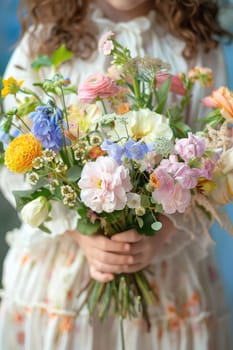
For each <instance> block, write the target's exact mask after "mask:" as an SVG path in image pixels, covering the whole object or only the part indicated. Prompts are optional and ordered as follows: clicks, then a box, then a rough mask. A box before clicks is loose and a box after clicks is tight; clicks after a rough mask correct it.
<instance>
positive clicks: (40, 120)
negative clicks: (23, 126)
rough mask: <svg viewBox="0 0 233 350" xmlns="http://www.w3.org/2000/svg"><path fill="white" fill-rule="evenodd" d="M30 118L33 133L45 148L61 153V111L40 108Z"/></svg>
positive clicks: (46, 107) (47, 106)
mask: <svg viewBox="0 0 233 350" xmlns="http://www.w3.org/2000/svg"><path fill="white" fill-rule="evenodd" d="M30 118H31V119H32V121H33V127H32V133H33V134H34V135H35V137H36V138H37V139H38V140H39V141H40V142H41V143H42V145H43V147H45V148H49V149H52V150H53V151H59V150H60V149H61V148H62V146H63V133H62V129H61V124H62V123H63V122H62V119H63V114H62V111H61V109H60V108H58V107H57V108H56V109H54V108H53V107H51V106H49V105H46V106H39V107H37V108H36V111H35V112H32V113H30Z"/></svg>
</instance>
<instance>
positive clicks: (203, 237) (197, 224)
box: [153, 205, 215, 264]
mask: <svg viewBox="0 0 233 350" xmlns="http://www.w3.org/2000/svg"><path fill="white" fill-rule="evenodd" d="M168 217H169V219H170V220H171V221H172V222H173V224H174V226H175V228H176V230H175V232H174V233H173V235H172V236H171V237H170V238H169V239H168V240H167V241H166V242H165V243H164V245H163V247H162V248H161V250H160V251H159V254H158V255H157V256H156V257H155V258H154V261H153V263H155V264H156V263H160V262H161V261H163V260H165V259H172V258H173V257H175V256H177V255H178V254H180V252H181V251H182V250H184V249H185V250H187V252H188V254H189V256H191V258H192V259H193V261H199V260H202V259H203V258H205V257H206V256H207V254H208V250H209V248H210V246H214V244H215V243H214V241H213V240H212V238H211V236H210V234H209V231H210V227H211V225H212V222H211V221H210V220H209V219H208V218H207V216H206V214H205V213H204V212H203V211H202V210H200V209H199V208H197V207H195V206H194V205H192V206H190V208H189V209H187V210H186V212H184V213H182V214H181V213H175V214H172V215H168Z"/></svg>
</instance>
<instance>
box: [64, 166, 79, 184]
mask: <svg viewBox="0 0 233 350" xmlns="http://www.w3.org/2000/svg"><path fill="white" fill-rule="evenodd" d="M81 172H82V168H81V167H80V166H78V165H73V166H72V167H71V168H69V170H68V171H67V173H66V177H67V180H68V181H71V182H75V181H77V180H78V179H80V176H81Z"/></svg>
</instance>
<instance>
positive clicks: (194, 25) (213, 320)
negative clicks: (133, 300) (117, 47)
mask: <svg viewBox="0 0 233 350" xmlns="http://www.w3.org/2000/svg"><path fill="white" fill-rule="evenodd" d="M23 5H24V6H25V7H24V6H23V8H22V10H23V13H26V16H25V17H24V19H23V34H24V36H23V39H22V41H21V43H20V44H19V46H18V48H17V49H16V50H15V53H14V54H13V56H12V58H11V60H10V62H9V65H8V68H7V71H6V73H5V75H6V76H7V77H8V76H14V77H15V78H16V79H17V80H21V79H24V80H25V81H26V82H27V86H28V84H30V83H31V84H32V82H33V81H36V80H38V79H39V78H43V77H49V76H50V75H51V72H50V70H49V69H43V70H41V72H40V77H38V73H36V72H35V71H33V70H32V69H31V68H30V62H31V60H32V59H33V58H34V57H35V56H36V55H38V54H39V53H46V54H51V53H52V52H53V51H54V50H55V49H56V48H57V47H59V46H60V45H61V43H65V44H66V46H67V47H68V48H69V49H71V50H72V51H73V52H74V54H75V59H73V60H72V62H69V63H67V64H64V65H63V67H62V73H63V75H64V76H65V77H66V76H69V77H70V78H71V79H72V82H73V83H77V84H78V83H79V82H80V81H82V80H84V79H85V78H86V77H87V76H89V75H90V74H92V73H93V72H95V71H104V70H105V69H106V68H107V61H106V59H105V57H103V56H101V55H99V54H98V52H97V49H96V47H97V38H98V37H99V36H100V35H101V34H102V33H103V32H105V31H106V29H108V30H112V31H114V32H115V33H116V35H117V39H118V40H119V41H120V42H121V43H122V44H124V45H126V46H128V47H129V48H130V50H131V52H132V54H133V55H140V56H143V55H144V54H149V55H151V56H154V57H160V58H161V59H163V60H164V61H167V62H168V63H170V65H171V69H172V73H178V72H181V71H182V72H187V71H188V70H189V69H190V68H191V67H193V66H195V65H198V66H208V67H210V68H212V69H213V71H214V72H215V77H216V86H220V85H224V84H226V74H225V66H224V58H223V55H222V51H221V49H220V47H219V43H218V38H219V37H220V36H228V33H227V32H225V31H224V30H223V29H221V27H220V26H219V25H218V22H217V15H218V7H217V5H216V3H215V2H214V1H205V0H197V1H189V0H186V1H180V0H177V1H175V0H167V1H163V2H160V1H158V0H157V1H150V0H147V1H146V0H102V1H100V0H97V1H89V2H88V1H77V0H59V1H56V0H40V1H37V0H30V1H29V0H28V1H24V4H23ZM25 9H26V12H25ZM29 24H30V25H31V24H32V25H33V27H30V29H29V28H28V27H29ZM32 28H33V29H32ZM199 97H200V96H198V92H197V91H196V90H195V91H194V101H196V102H197V101H198V98H199ZM71 102H72V98H69V100H68V103H71ZM73 102H74V101H73ZM10 104H11V100H10V99H8V100H7V101H6V105H7V106H10ZM193 117H194V116H193V115H192V113H190V114H189V116H188V121H189V122H190V123H191V122H192V119H191V118H193ZM25 186H26V185H25V184H24V181H23V178H20V176H19V175H17V176H15V175H12V174H9V173H8V172H7V170H6V169H3V170H2V174H1V188H2V190H3V192H4V194H5V195H6V197H7V198H8V199H9V200H10V201H12V203H13V199H12V194H11V192H12V190H14V189H23V188H25ZM51 215H52V218H53V220H52V222H51V223H50V229H52V235H46V234H44V233H43V232H41V231H40V230H39V229H32V228H29V227H28V226H27V225H25V224H23V225H22V226H21V228H20V229H17V230H14V231H13V232H11V233H10V234H8V242H9V244H10V245H11V249H10V250H9V253H8V255H7V257H6V260H5V266H4V268H5V270H4V288H5V290H4V292H3V301H2V307H1V311H0V349H2V350H20V349H27V350H37V349H38V350H41V349H43V350H76V349H77V350H94V349H97V350H105V349H107V348H111V349H114V350H117V349H120V330H119V328H118V320H115V319H112V318H109V319H108V320H107V321H106V322H104V323H100V322H99V321H98V319H97V318H96V319H94V320H93V321H92V324H90V323H89V319H88V312H87V311H86V310H85V309H84V310H82V312H81V314H80V315H79V316H78V317H76V314H75V310H76V309H77V306H78V302H79V300H77V298H76V296H77V294H78V292H79V290H80V288H81V286H82V285H83V283H84V281H85V280H87V278H88V276H89V273H90V274H91V276H92V277H93V278H95V279H97V280H99V281H102V282H105V281H110V280H111V279H113V278H114V273H119V272H122V271H124V272H134V271H138V270H140V269H142V268H144V267H146V266H148V265H151V266H152V268H153V271H154V274H153V280H152V281H151V283H152V284H153V286H154V288H155V289H156V291H157V293H158V295H159V300H158V303H157V304H156V305H154V307H153V308H152V309H151V311H150V318H151V332H150V333H147V332H146V331H145V329H144V327H143V322H142V321H141V320H139V319H136V320H127V321H126V322H125V334H126V344H127V349H130V350H131V349H132V350H139V349H140V350H141V349H142V348H143V349H145V350H149V349H161V350H168V349H172V350H208V349H209V350H210V349H211V350H220V349H223V350H231V349H233V346H232V343H231V340H230V336H229V333H228V314H227V309H226V307H225V305H224V302H223V295H222V289H221V286H220V283H219V279H218V276H217V273H216V270H215V267H214V266H213V262H212V245H211V243H210V242H209V240H208V239H207V238H206V236H205V235H204V234H203V232H201V228H200V226H199V225H198V223H197V224H196V229H195V231H194V232H193V231H192V229H191V227H190V221H189V219H190V218H188V219H187V217H186V215H180V214H179V215H173V216H172V217H171V218H170V219H169V218H167V217H165V216H162V217H161V220H162V222H163V228H162V230H161V231H160V232H159V234H158V235H156V236H154V237H151V238H148V237H144V236H139V235H138V234H137V232H136V231H134V230H130V231H127V232H124V233H121V234H119V235H116V236H114V239H112V240H109V239H107V238H105V237H102V236H99V235H97V234H96V235H95V236H94V237H87V236H82V235H80V234H79V233H78V232H77V231H75V221H76V220H75V217H73V214H72V212H71V211H69V210H66V209H64V208H63V206H62V205H60V204H59V203H57V204H56V206H54V207H53V209H52V214H51Z"/></svg>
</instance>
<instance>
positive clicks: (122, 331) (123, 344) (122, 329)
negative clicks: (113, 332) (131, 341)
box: [120, 316, 125, 350]
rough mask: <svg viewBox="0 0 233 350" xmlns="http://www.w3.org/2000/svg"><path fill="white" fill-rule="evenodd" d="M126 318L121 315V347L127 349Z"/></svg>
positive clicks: (123, 349)
mask: <svg viewBox="0 0 233 350" xmlns="http://www.w3.org/2000/svg"><path fill="white" fill-rule="evenodd" d="M123 322H124V319H123V317H122V316H120V330H121V349H122V350H125V336H124V325H123Z"/></svg>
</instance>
